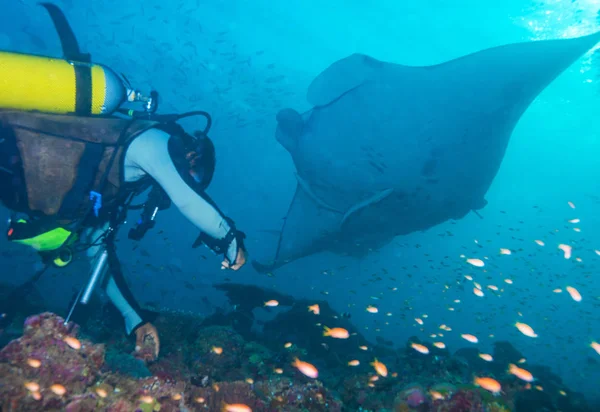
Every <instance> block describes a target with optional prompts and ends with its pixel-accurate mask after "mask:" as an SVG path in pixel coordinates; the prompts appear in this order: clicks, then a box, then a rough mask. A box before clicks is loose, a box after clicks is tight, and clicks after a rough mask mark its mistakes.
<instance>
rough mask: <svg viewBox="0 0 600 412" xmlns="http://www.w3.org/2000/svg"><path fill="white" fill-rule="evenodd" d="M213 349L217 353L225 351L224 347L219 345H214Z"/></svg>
mask: <svg viewBox="0 0 600 412" xmlns="http://www.w3.org/2000/svg"><path fill="white" fill-rule="evenodd" d="M211 350H212V352H213V353H214V354H216V355H220V354H222V353H223V348H220V347H218V346H213V347H212V349H211Z"/></svg>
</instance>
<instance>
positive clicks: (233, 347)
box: [0, 288, 597, 412]
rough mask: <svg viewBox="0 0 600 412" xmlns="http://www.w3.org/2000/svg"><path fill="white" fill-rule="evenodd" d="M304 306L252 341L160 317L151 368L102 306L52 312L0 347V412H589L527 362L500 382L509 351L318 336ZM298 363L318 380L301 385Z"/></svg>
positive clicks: (220, 324)
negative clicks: (74, 313)
mask: <svg viewBox="0 0 600 412" xmlns="http://www.w3.org/2000/svg"><path fill="white" fill-rule="evenodd" d="M240 290H241V289H240ZM235 291H236V292H235V296H239V299H242V296H243V295H244V294H243V293H241V292H240V291H238V289H237V288H236V289H235ZM232 295H233V294H232ZM282 300H283V298H282ZM257 302H258V301H257ZM307 303H308V302H305V301H302V300H293V301H286V304H287V306H289V307H290V309H289V310H287V311H285V312H282V313H280V314H278V315H277V317H276V318H275V319H273V320H272V321H270V323H267V324H265V325H264V328H263V332H262V334H260V335H258V334H252V335H246V334H245V333H244V332H247V331H248V325H247V324H243V325H240V324H239V323H236V322H234V323H231V322H230V321H231V320H232V319H233V320H235V319H238V318H239V316H240V313H239V312H238V313H235V314H234V316H229V315H228V314H227V313H224V312H223V313H219V314H215V316H214V317H211V318H208V319H204V318H201V317H198V316H196V315H194V314H189V313H173V312H163V313H159V314H158V315H157V316H156V317H155V319H154V320H153V323H154V324H155V325H156V327H157V329H158V330H159V331H160V334H161V353H160V357H159V359H158V360H157V361H155V362H151V363H145V362H143V361H142V360H140V359H138V358H137V357H136V356H134V354H133V350H134V343H133V342H132V341H131V340H130V338H127V337H126V336H124V334H123V333H122V329H121V328H120V327H118V328H117V327H115V322H116V321H118V320H120V319H118V316H114V315H115V314H114V313H113V314H111V313H110V309H109V312H107V313H104V316H102V317H98V316H91V317H88V319H82V318H77V320H78V322H79V323H80V324H81V325H77V324H75V323H73V322H70V323H68V324H65V322H64V320H63V319H62V318H60V317H59V316H57V315H55V314H52V313H50V312H44V313H41V314H36V315H32V316H29V317H27V318H26V319H25V321H24V322H23V321H22V318H17V319H21V324H22V325H23V326H22V330H20V328H19V327H17V326H15V325H12V326H11V328H10V330H11V331H12V332H11V335H16V334H17V333H18V335H19V336H20V337H18V338H16V339H12V340H11V341H10V342H8V343H7V344H6V345H5V346H4V347H3V348H2V350H0V411H2V412H8V411H41V410H52V411H69V412H75V411H114V412H116V411H228V410H232V411H236V410H242V411H268V412H271V411H273V412H276V411H285V412H287V411H289V412H296V411H298V412H299V411H317V412H318V411H333V412H335V411H380V412H384V411H390V412H393V411H421V412H425V411H436V412H446V411H448V412H460V411H473V412H477V411H481V412H484V411H485V412H494V411H495V412H500V411H513V410H516V411H527V412H530V411H532V412H535V411H540V412H541V411H554V410H560V411H565V412H567V411H574V412H585V411H592V410H597V409H594V408H593V407H591V406H589V405H587V404H586V403H585V400H584V398H583V397H582V396H581V395H579V394H577V393H575V392H573V391H571V390H569V389H568V388H567V387H566V386H565V385H564V384H563V383H562V382H561V379H560V377H559V376H557V375H555V374H553V373H552V371H550V370H549V369H548V368H545V367H544V366H540V365H529V364H526V365H524V367H526V368H527V370H529V371H531V372H532V373H533V374H534V375H535V377H536V380H535V382H532V383H529V382H525V381H523V380H521V379H518V378H517V377H516V376H513V375H511V374H508V373H507V368H508V365H509V364H511V363H518V362H519V361H520V360H521V359H522V358H523V356H522V355H521V353H519V351H518V350H517V349H515V348H514V347H513V346H512V345H511V344H510V343H509V342H498V343H497V344H496V348H495V351H494V352H493V354H491V356H492V357H493V360H491V361H484V360H482V359H481V357H480V356H479V353H478V352H477V351H473V350H471V349H460V350H458V351H457V352H455V353H450V352H449V351H448V350H447V349H445V348H438V347H436V346H435V345H433V344H432V343H431V342H427V341H419V340H418V339H417V338H416V337H413V338H411V339H409V341H408V342H406V344H405V345H403V346H401V347H400V348H396V349H393V348H391V347H390V346H389V345H388V344H386V343H383V344H372V343H370V342H368V341H367V340H366V339H365V338H364V337H363V336H361V335H360V334H358V333H356V334H352V335H351V336H350V338H349V339H331V338H327V339H324V338H323V334H322V332H323V329H322V327H321V328H317V329H315V318H317V315H315V314H314V313H311V312H310V311H308V310H307V308H306V306H307ZM310 303H311V304H315V303H318V305H319V306H320V310H321V314H320V315H319V316H320V317H321V318H322V319H324V318H325V317H326V318H328V319H329V318H335V319H336V320H338V321H339V322H335V326H343V327H345V328H347V329H348V330H349V331H353V332H354V331H356V328H355V327H354V326H353V325H352V324H351V323H350V321H349V319H347V318H344V317H343V316H342V315H341V314H337V313H335V312H334V311H333V310H332V309H331V308H330V307H329V306H328V305H327V302H324V301H323V302H310ZM256 305H258V303H253V304H251V305H246V306H245V309H244V310H251V309H252V308H254V307H255V306H256ZM237 307H239V306H236V308H237ZM242 315H243V313H242ZM242 317H243V316H242ZM323 322H324V321H323ZM237 327H239V328H240V330H239V331H238V330H237V329H236V328H237ZM416 345H420V346H416ZM415 347H417V348H420V351H417V350H415ZM423 352H427V353H423ZM296 359H301V360H302V361H303V362H308V363H309V364H310V365H311V366H312V367H314V368H315V370H317V371H318V377H317V378H311V377H308V376H306V374H305V373H306V371H304V373H303V372H302V370H301V369H302V368H300V367H298V365H297V364H296V363H295V360H296ZM475 377H488V378H491V379H493V381H494V382H495V383H497V384H498V385H500V386H501V390H499V391H495V390H494V389H493V388H491V387H487V388H484V387H483V386H486V385H482V384H480V385H475V384H474V383H475V382H474V378H475ZM235 408H238V409H235Z"/></svg>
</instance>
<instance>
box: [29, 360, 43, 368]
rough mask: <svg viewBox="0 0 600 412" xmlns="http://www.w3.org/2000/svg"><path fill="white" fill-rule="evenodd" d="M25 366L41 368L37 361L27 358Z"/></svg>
mask: <svg viewBox="0 0 600 412" xmlns="http://www.w3.org/2000/svg"><path fill="white" fill-rule="evenodd" d="M27 364H28V365H29V366H31V367H32V368H36V369H37V368H39V367H40V366H42V362H41V361H40V360H38V359H34V358H29V359H27Z"/></svg>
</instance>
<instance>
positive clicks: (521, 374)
mask: <svg viewBox="0 0 600 412" xmlns="http://www.w3.org/2000/svg"><path fill="white" fill-rule="evenodd" d="M508 373H510V374H512V375H515V376H516V377H517V378H519V379H521V380H524V381H525V382H533V380H534V379H533V375H532V374H531V372H529V371H528V370H525V369H522V368H519V367H518V366H517V365H515V364H513V363H511V364H509V365H508Z"/></svg>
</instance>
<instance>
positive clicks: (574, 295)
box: [566, 286, 582, 302]
mask: <svg viewBox="0 0 600 412" xmlns="http://www.w3.org/2000/svg"><path fill="white" fill-rule="evenodd" d="M566 289H567V292H569V295H571V299H573V300H574V301H575V302H581V300H582V297H581V294H580V293H579V291H578V290H577V289H575V288H574V287H573V286H567V287H566Z"/></svg>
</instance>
